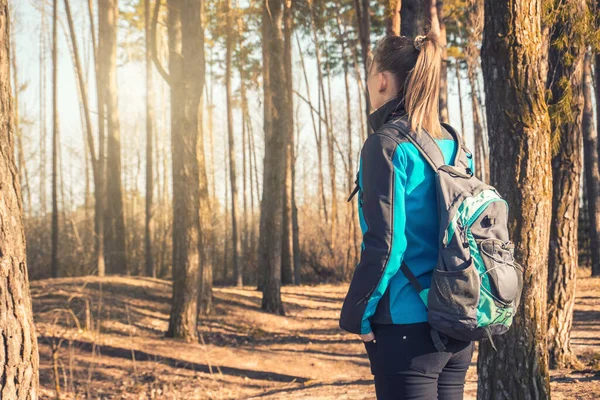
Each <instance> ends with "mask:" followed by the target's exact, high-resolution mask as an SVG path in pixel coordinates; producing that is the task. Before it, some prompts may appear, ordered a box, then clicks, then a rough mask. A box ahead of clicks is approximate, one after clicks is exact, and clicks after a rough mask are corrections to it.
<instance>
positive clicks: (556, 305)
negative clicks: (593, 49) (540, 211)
mask: <svg viewBox="0 0 600 400" xmlns="http://www.w3.org/2000/svg"><path fill="white" fill-rule="evenodd" d="M564 4H565V6H566V7H568V9H569V10H570V12H569V14H570V15H569V20H568V21H564V22H557V23H555V25H554V27H553V34H552V38H551V43H552V45H551V46H550V53H549V64H550V65H549V70H548V81H547V87H548V89H549V90H550V92H551V98H550V100H549V102H548V106H549V110H550V117H551V118H550V119H551V122H552V131H553V135H554V136H556V137H557V141H558V142H559V144H558V148H557V149H556V151H555V152H554V154H555V155H554V157H553V158H552V183H553V192H552V193H553V194H552V215H553V218H552V225H551V227H550V249H549V255H548V353H549V364H550V368H570V367H577V366H581V364H580V363H578V362H577V357H576V356H575V354H574V353H573V350H572V349H571V343H570V342H571V327H572V326H573V308H574V306H575V280H576V277H577V266H578V262H577V261H578V244H577V232H578V222H579V187H580V177H581V146H582V144H583V143H582V131H581V123H582V112H583V93H582V80H583V57H584V53H585V48H584V46H583V45H582V44H579V43H580V42H581V40H580V39H579V38H577V37H576V35H577V33H576V32H575V29H577V23H578V21H580V20H582V19H583V18H585V16H584V15H583V13H584V12H585V6H586V3H585V0H570V4H566V3H564ZM571 18H572V19H571ZM563 37H566V38H567V42H568V43H570V44H571V45H570V46H559V45H557V44H555V43H557V42H558V41H559V40H560V39H561V38H563Z"/></svg>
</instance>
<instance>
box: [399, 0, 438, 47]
mask: <svg viewBox="0 0 600 400" xmlns="http://www.w3.org/2000/svg"><path fill="white" fill-rule="evenodd" d="M430 2H431V0H427V1H426V2H424V1H422V0H404V1H402V9H401V10H400V19H401V21H402V24H401V25H400V33H401V34H402V36H410V37H413V38H414V37H415V36H417V35H420V34H422V33H423V13H424V12H425V11H424V9H423V8H424V6H425V4H424V3H428V4H430Z"/></svg>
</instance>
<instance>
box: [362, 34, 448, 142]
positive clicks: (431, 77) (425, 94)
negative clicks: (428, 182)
mask: <svg viewBox="0 0 600 400" xmlns="http://www.w3.org/2000/svg"><path fill="white" fill-rule="evenodd" d="M373 61H374V62H375V63H376V64H377V69H378V71H379V72H381V71H390V72H391V73H392V74H393V75H394V77H395V78H396V82H397V83H398V86H399V91H400V92H399V93H398V96H401V97H402V98H403V99H404V107H405V109H406V113H407V114H408V119H409V121H410V125H411V128H412V129H413V130H414V131H416V132H420V131H421V129H425V130H427V132H429V133H430V134H431V135H432V136H433V137H435V138H441V137H442V126H441V124H440V117H439V99H440V76H441V70H442V47H441V46H440V44H439V42H438V39H437V36H436V35H435V33H433V32H429V34H427V36H417V37H416V38H415V39H414V40H413V39H411V38H408V37H405V36H387V37H385V38H383V39H382V40H380V41H379V42H378V43H377V45H376V46H375V49H374V50H373Z"/></svg>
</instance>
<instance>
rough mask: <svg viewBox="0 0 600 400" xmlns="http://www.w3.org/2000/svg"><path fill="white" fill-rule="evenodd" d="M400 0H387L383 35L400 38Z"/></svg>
mask: <svg viewBox="0 0 600 400" xmlns="http://www.w3.org/2000/svg"><path fill="white" fill-rule="evenodd" d="M401 8H402V0H389V1H388V2H387V9H386V18H385V33H386V34H387V35H388V36H400V22H401V21H400V9H401Z"/></svg>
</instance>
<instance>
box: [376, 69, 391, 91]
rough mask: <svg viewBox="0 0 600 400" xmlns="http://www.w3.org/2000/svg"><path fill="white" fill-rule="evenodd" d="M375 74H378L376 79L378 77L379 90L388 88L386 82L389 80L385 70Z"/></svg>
mask: <svg viewBox="0 0 600 400" xmlns="http://www.w3.org/2000/svg"><path fill="white" fill-rule="evenodd" d="M377 76H378V79H379V92H380V93H383V92H385V91H386V90H387V88H388V84H389V82H388V76H387V74H386V73H385V71H382V72H379V73H378V74H377Z"/></svg>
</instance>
